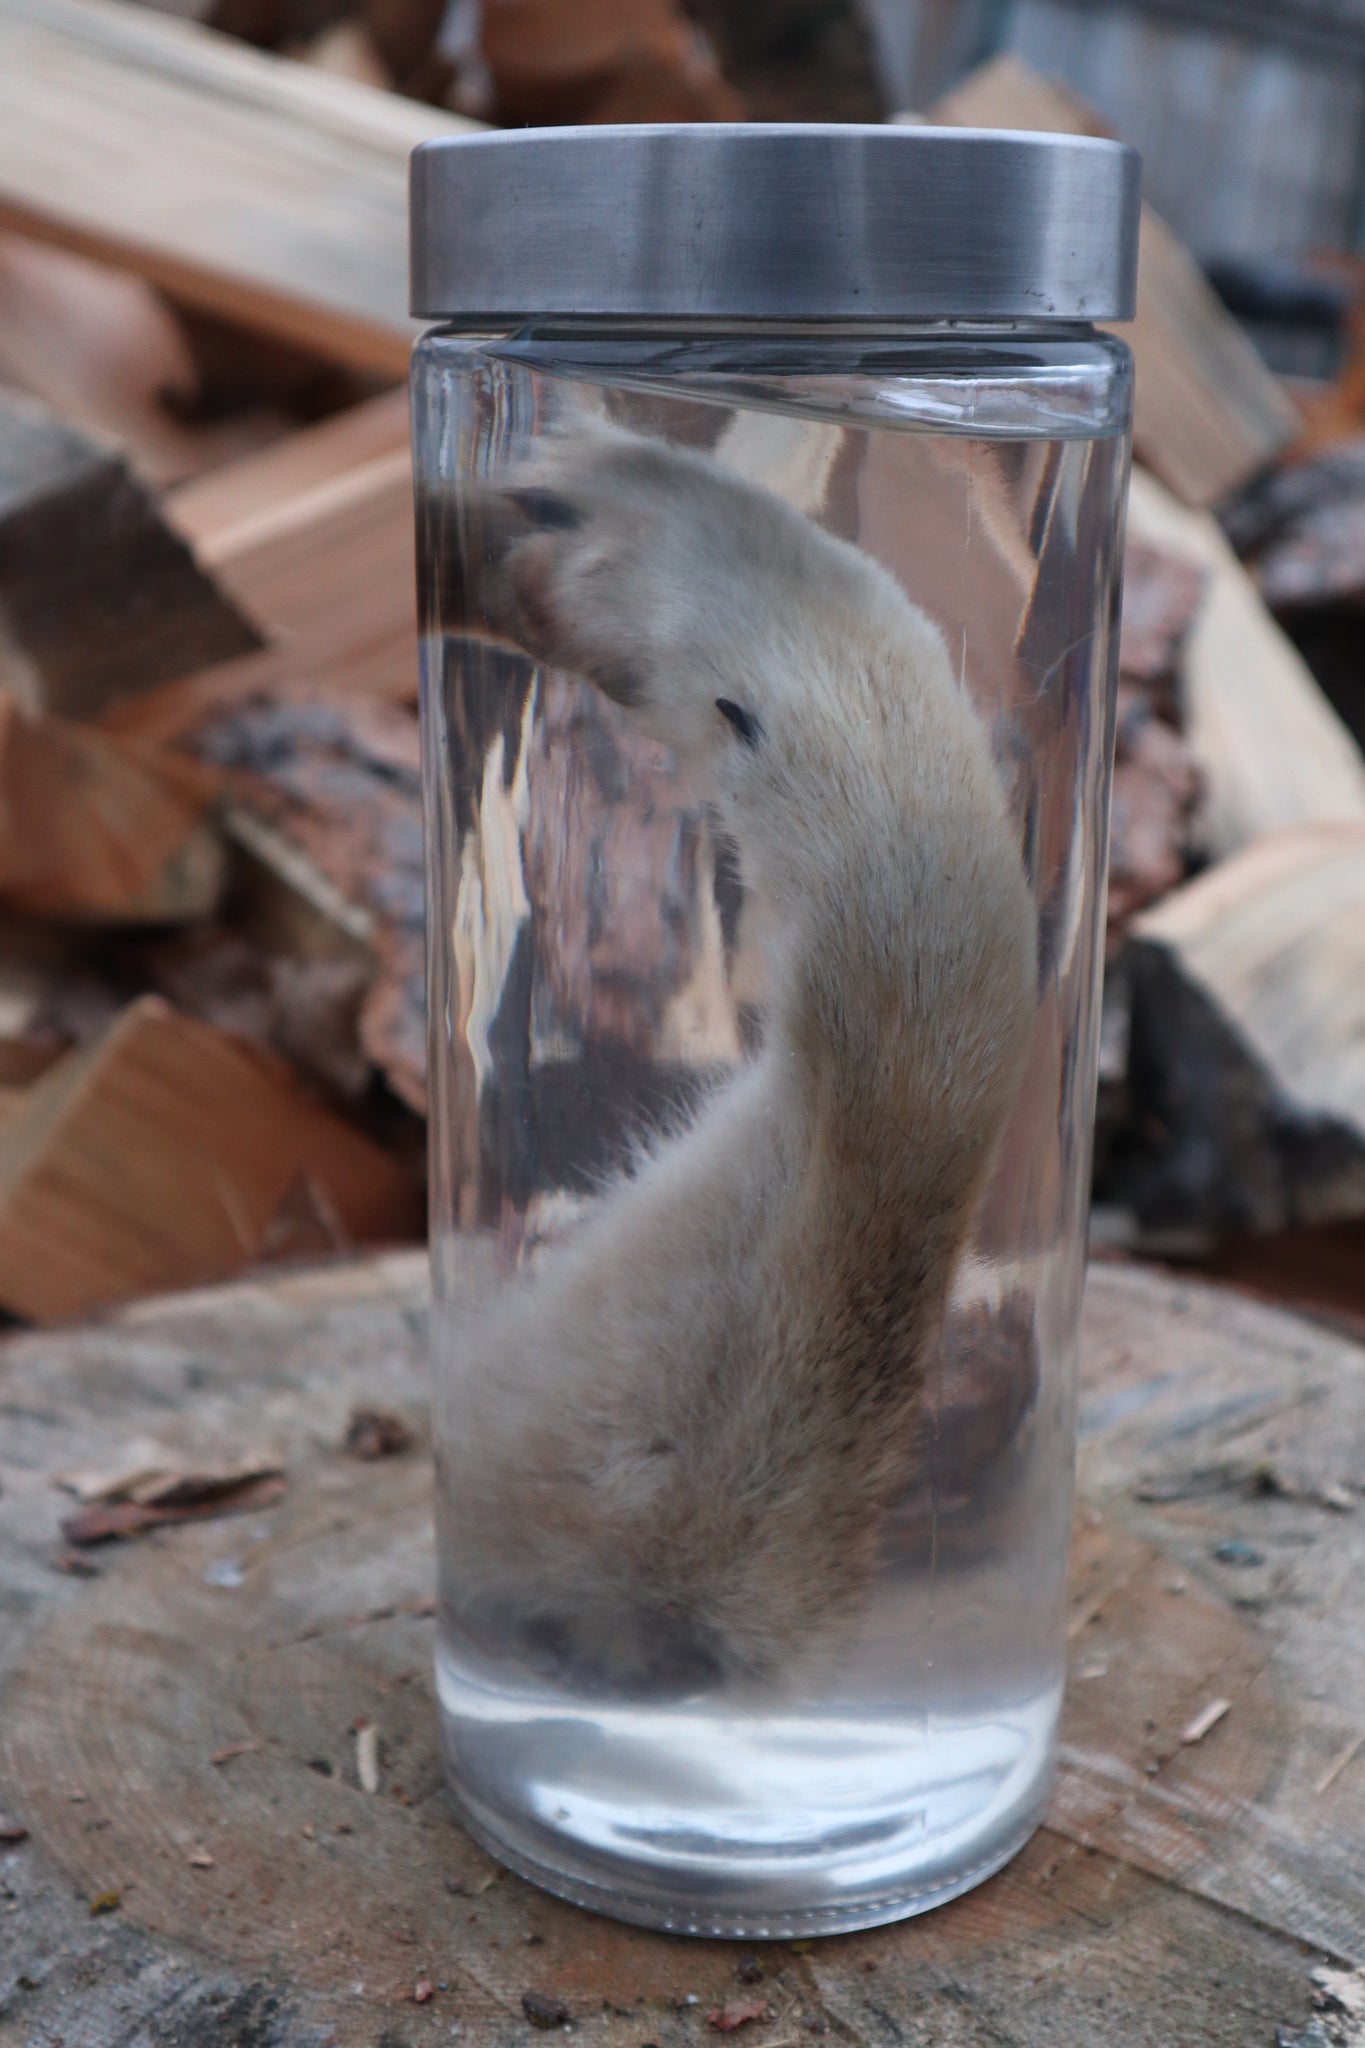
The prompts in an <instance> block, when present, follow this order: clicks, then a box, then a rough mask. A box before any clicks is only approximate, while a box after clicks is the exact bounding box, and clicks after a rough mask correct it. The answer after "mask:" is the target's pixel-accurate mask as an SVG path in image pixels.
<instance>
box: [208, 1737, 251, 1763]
mask: <svg viewBox="0 0 1365 2048" xmlns="http://www.w3.org/2000/svg"><path fill="white" fill-rule="evenodd" d="M260 1747H261V1745H260V1743H259V1742H257V1740H256V1738H255V1737H254V1736H248V1737H247V1739H246V1741H245V1742H230V1743H229V1744H228V1745H227V1748H226V1749H216V1750H215V1751H214V1752H213V1755H212V1756H211V1757H210V1758H209V1762H210V1763H211V1764H230V1763H231V1762H232V1759H233V1758H234V1757H235V1756H250V1755H251V1753H252V1752H253V1750H257V1749H259V1748H260Z"/></svg>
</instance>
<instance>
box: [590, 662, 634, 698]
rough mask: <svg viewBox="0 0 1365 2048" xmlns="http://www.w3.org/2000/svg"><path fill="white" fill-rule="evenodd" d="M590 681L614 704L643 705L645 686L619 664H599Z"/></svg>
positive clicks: (631, 670) (632, 671)
mask: <svg viewBox="0 0 1365 2048" xmlns="http://www.w3.org/2000/svg"><path fill="white" fill-rule="evenodd" d="M592 679H593V681H594V682H595V683H596V685H597V687H598V689H599V690H601V691H603V692H604V693H605V694H606V695H607V696H608V697H610V698H611V700H612V702H613V703H614V704H625V705H627V706H629V705H631V704H643V703H644V701H645V686H644V684H643V683H642V682H641V681H640V678H639V676H637V675H636V674H635V672H634V670H633V669H628V668H626V667H625V665H624V664H623V663H620V662H599V663H598V664H597V666H596V667H595V668H594V669H593V671H592Z"/></svg>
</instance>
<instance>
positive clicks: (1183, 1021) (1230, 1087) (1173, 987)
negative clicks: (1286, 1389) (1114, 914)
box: [1110, 825, 1365, 1248]
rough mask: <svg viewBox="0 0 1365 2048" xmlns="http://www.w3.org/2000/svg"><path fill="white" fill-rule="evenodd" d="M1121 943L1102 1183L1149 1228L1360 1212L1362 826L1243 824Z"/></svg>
mask: <svg viewBox="0 0 1365 2048" xmlns="http://www.w3.org/2000/svg"><path fill="white" fill-rule="evenodd" d="M1127 957H1128V967H1129V972H1130V974H1131V977H1132V986H1133V1008H1132V1027H1131V1031H1132V1035H1131V1043H1130V1051H1129V1079H1130V1083H1131V1086H1132V1090H1133V1095H1134V1098H1135V1111H1136V1114H1135V1118H1134V1135H1133V1136H1132V1137H1131V1139H1130V1140H1129V1142H1128V1143H1127V1144H1126V1145H1125V1146H1124V1147H1123V1148H1121V1151H1120V1150H1118V1149H1116V1152H1115V1154H1114V1156H1113V1158H1112V1159H1111V1163H1110V1182H1111V1190H1112V1191H1113V1192H1116V1193H1117V1195H1118V1197H1119V1199H1120V1200H1121V1201H1123V1202H1125V1203H1126V1204H1127V1205H1128V1206H1130V1207H1131V1208H1133V1209H1134V1210H1135V1211H1136V1213H1137V1214H1138V1216H1139V1217H1140V1219H1141V1220H1142V1223H1143V1225H1144V1228H1145V1230H1146V1232H1147V1233H1148V1235H1149V1236H1150V1237H1151V1238H1152V1239H1153V1240H1154V1241H1155V1242H1158V1243H1164V1244H1166V1245H1168V1246H1170V1247H1172V1248H1177V1247H1184V1246H1187V1245H1189V1246H1194V1247H1196V1248H1202V1247H1203V1246H1204V1245H1206V1244H1207V1243H1208V1242H1209V1241H1210V1240H1211V1239H1213V1238H1216V1237H1217V1236H1218V1235H1220V1234H1222V1233H1232V1232H1239V1231H1279V1230H1286V1229H1289V1228H1292V1227H1296V1226H1301V1225H1314V1224H1321V1223H1330V1222H1334V1221H1337V1220H1339V1219H1343V1218H1347V1217H1355V1216H1365V826H1362V825H1355V826H1317V827H1304V828H1301V829H1299V830H1298V831H1294V832H1284V833H1278V834H1275V835H1273V836H1272V837H1269V838H1266V839H1263V840H1260V841H1258V843H1257V844H1256V845H1255V846H1251V847H1248V848H1247V849H1246V850H1245V851H1244V852H1242V853H1240V854H1238V855H1236V856H1234V858H1232V859H1231V860H1227V861H1224V862H1222V863H1221V865H1220V866H1218V867H1216V868H1213V869H1211V870H1209V872H1208V873H1206V874H1204V875H1201V876H1199V877H1198V878H1197V879H1196V880H1195V881H1193V882H1189V883H1187V884H1186V885H1185V887H1184V888H1182V889H1179V890H1177V891H1176V892H1175V893H1174V894H1173V895H1171V896H1169V897H1167V899H1166V900H1165V902H1164V903H1161V904H1159V905H1158V906H1157V907H1156V908H1155V909H1153V910H1149V911H1148V912H1146V913H1145V914H1144V915H1143V916H1142V917H1140V918H1138V919H1137V921H1136V922H1135V923H1134V925H1133V927H1132V929H1131V932H1130V934H1129V947H1128V956H1127Z"/></svg>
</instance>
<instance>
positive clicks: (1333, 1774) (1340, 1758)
mask: <svg viewBox="0 0 1365 2048" xmlns="http://www.w3.org/2000/svg"><path fill="white" fill-rule="evenodd" d="M1362 1749H1365V1735H1357V1736H1356V1737H1355V1738H1354V1740H1353V1741H1351V1742H1348V1743H1347V1745H1346V1747H1345V1749H1343V1750H1339V1751H1338V1753H1337V1755H1336V1756H1335V1757H1333V1759H1332V1761H1331V1763H1330V1764H1329V1765H1328V1766H1327V1769H1326V1770H1325V1771H1324V1772H1323V1774H1322V1776H1321V1777H1320V1778H1319V1779H1318V1782H1317V1784H1316V1785H1315V1786H1314V1787H1313V1790H1314V1792H1315V1793H1316V1794H1317V1795H1318V1797H1319V1798H1321V1797H1322V1795H1323V1793H1324V1792H1326V1791H1327V1790H1328V1789H1329V1787H1331V1786H1332V1785H1335V1784H1336V1781H1337V1779H1338V1778H1339V1777H1340V1776H1341V1774H1342V1772H1343V1771H1344V1770H1347V1769H1348V1768H1349V1767H1350V1765H1351V1764H1353V1763H1354V1762H1355V1760H1356V1758H1357V1757H1358V1756H1359V1755H1360V1752H1361V1750H1362Z"/></svg>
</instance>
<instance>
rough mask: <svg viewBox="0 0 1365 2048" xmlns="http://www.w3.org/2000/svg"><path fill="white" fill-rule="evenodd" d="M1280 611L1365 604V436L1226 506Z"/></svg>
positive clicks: (1226, 517) (1277, 475) (1233, 536)
mask: <svg viewBox="0 0 1365 2048" xmlns="http://www.w3.org/2000/svg"><path fill="white" fill-rule="evenodd" d="M1223 524H1224V527H1225V528H1226V530H1227V534H1228V538H1229V539H1230V540H1231V542H1232V544H1233V546H1234V547H1235V548H1236V549H1237V551H1238V553H1239V554H1240V555H1241V556H1242V557H1243V558H1244V559H1245V560H1246V562H1247V565H1248V567H1249V568H1250V570H1251V573H1252V575H1253V576H1254V577H1255V579H1256V583H1257V586H1258V588H1259V589H1260V592H1261V595H1262V597H1264V599H1265V601H1266V603H1267V604H1268V605H1269V606H1270V607H1271V609H1272V610H1273V611H1276V612H1299V611H1306V610H1316V609H1321V608H1323V607H1326V606H1328V605H1349V606H1351V607H1352V609H1353V610H1355V611H1356V612H1359V610H1360V609H1361V608H1362V607H1365V436H1361V435H1357V436H1356V437H1355V438H1353V439H1352V440H1349V441H1345V442H1342V443H1341V444H1340V445H1339V446H1337V447H1335V448H1329V449H1327V450H1326V451H1325V452H1324V453H1323V454H1321V455H1318V456H1316V457H1315V458H1314V459H1313V460H1312V461H1310V462H1297V463H1293V464H1291V465H1289V466H1287V467H1285V468H1282V469H1277V470H1272V471H1270V472H1269V473H1268V474H1267V475H1266V476H1264V477H1262V478H1259V479H1258V480H1257V482H1256V483H1255V485H1254V486H1252V487H1251V488H1250V489H1249V490H1247V491H1246V492H1245V493H1244V494H1243V495H1242V497H1241V498H1240V499H1239V500H1238V501H1237V502H1236V504H1234V505H1232V506H1231V507H1229V508H1228V509H1227V510H1226V511H1225V512H1224V514H1223Z"/></svg>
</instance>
